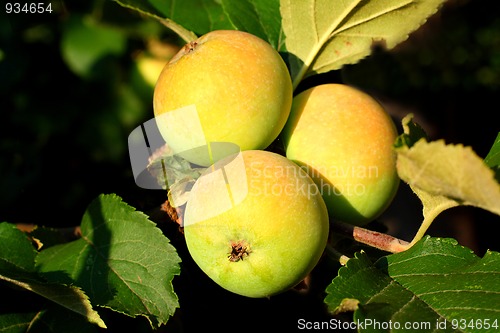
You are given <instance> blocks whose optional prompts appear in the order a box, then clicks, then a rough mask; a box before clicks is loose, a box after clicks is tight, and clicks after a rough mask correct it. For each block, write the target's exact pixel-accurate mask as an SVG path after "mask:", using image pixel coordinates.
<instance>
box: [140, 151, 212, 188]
mask: <svg viewBox="0 0 500 333" xmlns="http://www.w3.org/2000/svg"><path fill="white" fill-rule="evenodd" d="M147 170H148V172H149V173H150V174H151V175H152V176H153V178H155V179H156V180H157V182H158V185H160V186H161V187H162V188H163V189H164V190H169V189H172V187H174V186H175V184H177V183H179V182H182V183H184V182H186V181H194V180H196V179H198V177H199V176H200V175H201V173H202V172H203V170H205V168H199V167H193V166H192V165H191V164H190V163H189V162H188V161H187V160H186V159H184V158H182V157H181V156H179V155H176V154H174V153H173V151H172V148H170V147H169V146H168V145H167V144H165V145H163V146H162V147H160V148H158V149H157V150H156V151H155V152H154V153H153V154H152V155H151V156H150V158H149V161H148V165H147Z"/></svg>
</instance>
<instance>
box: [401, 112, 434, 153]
mask: <svg viewBox="0 0 500 333" xmlns="http://www.w3.org/2000/svg"><path fill="white" fill-rule="evenodd" d="M401 123H402V125H403V133H402V134H401V135H399V136H398V137H397V138H396V142H395V143H394V146H395V147H396V148H402V147H404V146H407V147H411V146H413V145H414V144H415V143H416V142H417V141H418V140H420V139H422V138H424V139H426V140H429V137H428V136H427V133H425V131H424V129H423V128H422V127H420V125H419V124H417V123H415V122H413V114H412V113H410V114H408V115H406V116H405V117H404V118H403V119H402V121H401Z"/></svg>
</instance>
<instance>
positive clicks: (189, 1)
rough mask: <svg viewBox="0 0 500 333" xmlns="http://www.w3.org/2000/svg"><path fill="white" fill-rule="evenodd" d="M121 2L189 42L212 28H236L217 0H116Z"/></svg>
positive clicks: (122, 4)
mask: <svg viewBox="0 0 500 333" xmlns="http://www.w3.org/2000/svg"><path fill="white" fill-rule="evenodd" d="M116 2H117V3H118V4H120V5H121V6H123V7H127V8H130V9H133V10H136V11H138V12H140V13H141V14H145V15H148V16H151V17H153V18H156V19H159V20H160V22H162V23H163V24H164V25H165V26H167V27H168V28H170V29H172V31H174V32H175V33H177V34H178V35H179V36H180V37H181V38H183V39H184V40H185V41H186V42H189V41H192V40H194V39H196V35H198V36H200V35H203V34H206V33H207V32H209V31H212V30H219V29H234V26H233V25H232V24H231V22H230V21H229V19H228V17H227V16H226V15H225V13H224V11H223V9H222V5H221V4H220V1H217V0H183V1H177V0H149V1H143V0H116Z"/></svg>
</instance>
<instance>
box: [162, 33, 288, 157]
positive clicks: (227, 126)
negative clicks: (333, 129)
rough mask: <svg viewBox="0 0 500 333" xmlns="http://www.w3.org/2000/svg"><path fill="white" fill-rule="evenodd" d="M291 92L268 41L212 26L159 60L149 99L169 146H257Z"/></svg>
mask: <svg viewBox="0 0 500 333" xmlns="http://www.w3.org/2000/svg"><path fill="white" fill-rule="evenodd" d="M292 94H293V92H292V82H291V77H290V74H289V72H288V69H287V67H286V65H285V63H284V61H283V59H282V58H281V56H280V54H279V53H278V52H277V51H276V50H275V49H273V47H272V46H271V45H270V44H269V43H267V42H265V41H264V40H262V39H260V38H258V37H256V36H254V35H252V34H249V33H246V32H242V31H236V30H215V31H211V32H209V33H207V34H205V35H203V36H201V37H200V38H198V39H197V40H195V41H192V42H190V43H188V44H187V45H185V46H184V47H183V48H182V49H181V50H180V51H179V52H178V53H177V54H176V55H175V56H174V57H173V58H172V59H171V60H170V61H169V62H168V64H166V66H165V68H164V69H163V71H162V72H161V74H160V77H159V79H158V81H157V84H156V87H155V91H154V97H153V107H154V114H155V117H156V119H157V124H158V127H159V130H160V132H161V134H162V136H163V138H164V139H165V141H166V142H167V143H168V144H169V145H170V146H171V148H172V149H173V151H174V153H182V152H187V151H190V150H193V149H195V148H197V147H203V146H207V145H208V144H209V143H212V142H229V143H233V144H235V145H237V146H239V147H240V149H241V150H252V149H265V148H266V147H268V146H269V145H270V144H271V142H273V141H274V140H275V139H276V138H277V137H278V135H279V133H280V132H281V130H282V129H283V126H284V125H285V122H286V120H287V118H288V115H289V113H290V108H291V104H292V97H293V96H292ZM205 151H206V149H205ZM231 152H232V151H231ZM186 156H187V157H186V158H187V159H188V160H190V161H191V162H193V163H197V164H200V165H202V166H208V165H209V164H211V162H212V161H211V158H208V157H207V156H208V155H207V156H204V155H203V154H190V155H189V154H188V155H186ZM222 156H224V154H222Z"/></svg>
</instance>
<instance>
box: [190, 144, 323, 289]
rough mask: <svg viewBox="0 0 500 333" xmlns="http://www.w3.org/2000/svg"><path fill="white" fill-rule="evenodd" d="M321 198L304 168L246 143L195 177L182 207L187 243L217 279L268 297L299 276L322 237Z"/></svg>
mask: <svg viewBox="0 0 500 333" xmlns="http://www.w3.org/2000/svg"><path fill="white" fill-rule="evenodd" d="M328 223H329V220H328V213H327V209H326V205H325V203H324V201H323V198H322V197H321V195H320V193H319V190H318V188H317V186H316V184H315V183H314V182H313V180H312V179H311V178H310V177H309V175H308V174H307V173H306V172H305V171H304V170H302V169H301V168H300V167H299V166H298V165H296V164H295V163H293V162H292V161H290V160H289V159H287V158H286V157H284V156H282V155H279V154H276V153H272V152H268V151H264V150H247V151H242V152H241V153H239V154H236V155H233V156H229V157H226V158H224V159H222V160H220V161H218V162H216V163H215V164H214V165H213V166H211V167H209V168H207V169H206V172H205V173H204V174H203V175H202V176H201V177H200V178H198V179H197V180H196V183H195V184H194V186H193V188H192V190H191V192H190V193H189V199H188V201H187V204H186V209H185V214H184V234H185V238H186V242H187V246H188V250H189V252H190V254H191V256H192V258H193V259H194V261H195V262H196V263H197V264H198V266H199V267H200V268H201V269H202V270H203V271H204V272H205V273H206V274H207V275H208V276H209V277H210V278H211V279H212V280H214V281H215V282H216V283H217V284H219V285H220V286H222V287H223V288H225V289H227V290H229V291H231V292H234V293H236V294H240V295H244V296H248V297H268V296H271V295H275V294H278V293H281V292H284V291H286V290H288V289H290V288H292V287H293V286H295V285H297V284H298V283H299V282H301V281H302V280H303V279H304V278H305V277H306V276H307V274H308V273H310V271H311V270H312V269H313V268H314V267H315V265H316V264H317V263H318V261H319V259H320V257H321V255H322V253H323V251H324V248H325V246H326V242H327V239H328V231H329V224H328Z"/></svg>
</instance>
